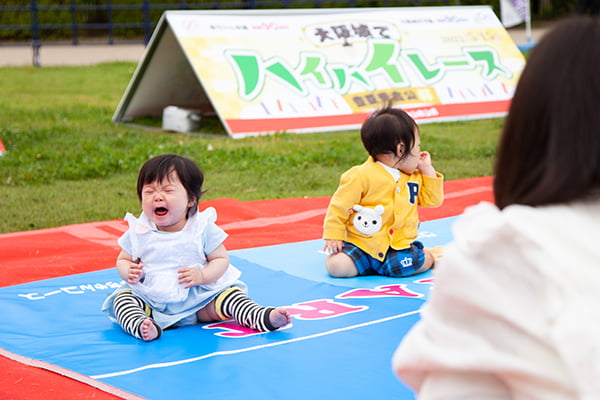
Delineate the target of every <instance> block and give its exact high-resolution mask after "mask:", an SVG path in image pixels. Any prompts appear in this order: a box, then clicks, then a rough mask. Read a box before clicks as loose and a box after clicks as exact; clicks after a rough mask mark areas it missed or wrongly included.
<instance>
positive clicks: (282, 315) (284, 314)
mask: <svg viewBox="0 0 600 400" xmlns="http://www.w3.org/2000/svg"><path fill="white" fill-rule="evenodd" d="M269 322H271V325H273V326H274V327H275V329H277V328H281V327H282V326H285V325H287V324H289V323H290V322H292V317H291V315H290V313H289V312H288V310H286V309H285V308H284V307H277V308H276V309H274V310H272V311H271V314H269Z"/></svg>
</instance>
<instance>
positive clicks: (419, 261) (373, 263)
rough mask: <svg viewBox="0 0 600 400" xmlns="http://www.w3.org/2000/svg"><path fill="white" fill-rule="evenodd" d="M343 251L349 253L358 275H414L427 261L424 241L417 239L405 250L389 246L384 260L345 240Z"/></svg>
mask: <svg viewBox="0 0 600 400" xmlns="http://www.w3.org/2000/svg"><path fill="white" fill-rule="evenodd" d="M342 252H343V253H345V254H347V255H348V256H349V257H350V258H351V259H352V261H354V265H355V266H356V269H357V270H358V275H384V276H391V277H401V276H409V275H414V273H415V272H417V271H418V270H419V268H421V266H423V263H424V262H425V253H424V252H423V243H421V242H419V241H418V240H415V241H414V242H412V243H411V245H410V247H409V248H407V249H403V250H394V249H392V248H389V249H388V251H387V254H386V255H385V258H384V259H383V261H379V260H377V259H376V258H373V257H371V256H370V255H369V254H367V253H366V252H364V251H363V250H362V249H360V248H358V247H356V246H355V245H353V244H351V243H347V242H344V247H343V249H342Z"/></svg>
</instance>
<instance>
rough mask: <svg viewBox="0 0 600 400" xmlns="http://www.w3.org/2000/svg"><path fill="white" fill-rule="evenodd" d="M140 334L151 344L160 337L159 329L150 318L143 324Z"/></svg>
mask: <svg viewBox="0 0 600 400" xmlns="http://www.w3.org/2000/svg"><path fill="white" fill-rule="evenodd" d="M140 333H141V334H142V339H143V340H144V341H146V342H150V341H152V340H154V339H156V338H157V337H158V329H157V328H156V325H154V322H153V321H152V320H151V319H150V318H146V319H145V320H144V322H142V326H141V327H140Z"/></svg>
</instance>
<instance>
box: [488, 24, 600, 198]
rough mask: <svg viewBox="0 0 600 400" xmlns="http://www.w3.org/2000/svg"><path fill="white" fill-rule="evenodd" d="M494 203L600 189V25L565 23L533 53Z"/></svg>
mask: <svg viewBox="0 0 600 400" xmlns="http://www.w3.org/2000/svg"><path fill="white" fill-rule="evenodd" d="M494 175H495V178H494V184H493V186H494V197H495V202H496V205H497V206H498V207H499V208H501V209H502V208H504V207H506V206H508V205H511V204H524V205H531V206H538V205H545V204H556V203H564V202H569V201H572V200H576V199H580V198H583V197H586V196H588V195H589V194H590V193H591V192H593V191H595V190H597V189H598V188H600V19H599V18H595V19H594V18H590V17H582V16H579V17H570V18H568V19H566V20H564V21H560V22H559V23H558V24H557V25H556V26H555V27H554V29H552V30H551V31H550V32H548V33H546V34H545V36H544V37H542V39H541V40H540V42H539V43H538V44H537V45H536V46H535V47H534V48H533V50H532V51H531V54H530V56H529V57H528V59H527V62H526V65H525V68H524V70H523V72H522V75H521V77H520V79H519V83H518V85H517V89H516V91H515V94H514V97H513V100H512V103H511V105H510V110H509V113H508V116H507V118H506V121H505V125H504V129H503V132H502V137H501V139H500V143H499V147H498V152H497V155H496V163H495V167H494Z"/></svg>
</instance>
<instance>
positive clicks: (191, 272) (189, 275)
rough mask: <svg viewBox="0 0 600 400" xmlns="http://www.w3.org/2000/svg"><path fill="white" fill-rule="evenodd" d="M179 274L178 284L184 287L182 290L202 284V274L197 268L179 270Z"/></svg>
mask: <svg viewBox="0 0 600 400" xmlns="http://www.w3.org/2000/svg"><path fill="white" fill-rule="evenodd" d="M177 273H178V274H179V284H180V285H185V286H184V287H183V288H184V289H188V288H191V287H192V286H198V285H202V284H203V283H204V274H203V273H202V270H201V269H198V268H192V267H187V268H181V269H180V270H179V271H177Z"/></svg>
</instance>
